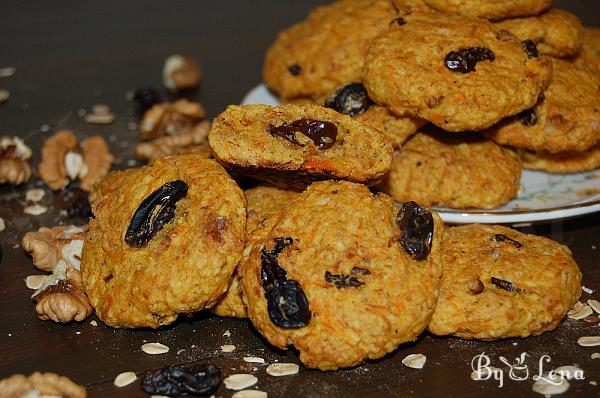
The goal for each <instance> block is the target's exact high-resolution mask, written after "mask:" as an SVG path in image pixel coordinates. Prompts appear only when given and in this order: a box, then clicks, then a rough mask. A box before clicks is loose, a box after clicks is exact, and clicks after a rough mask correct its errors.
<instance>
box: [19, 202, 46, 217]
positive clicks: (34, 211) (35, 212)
mask: <svg viewBox="0 0 600 398" xmlns="http://www.w3.org/2000/svg"><path fill="white" fill-rule="evenodd" d="M47 211H48V208H47V207H46V206H42V205H38V204H35V205H31V206H27V207H25V208H24V209H23V213H25V214H31V215H32V216H39V215H41V214H44V213H45V212H47Z"/></svg>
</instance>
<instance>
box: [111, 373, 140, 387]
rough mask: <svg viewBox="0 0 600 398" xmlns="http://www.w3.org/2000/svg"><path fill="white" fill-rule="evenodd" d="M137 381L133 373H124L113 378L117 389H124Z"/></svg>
mask: <svg viewBox="0 0 600 398" xmlns="http://www.w3.org/2000/svg"><path fill="white" fill-rule="evenodd" d="M136 380H137V376H136V374H135V373H133V372H124V373H121V374H119V375H118V376H117V377H115V381H114V384H115V386H117V387H125V386H128V385H130V384H131V383H133V382H134V381H136Z"/></svg>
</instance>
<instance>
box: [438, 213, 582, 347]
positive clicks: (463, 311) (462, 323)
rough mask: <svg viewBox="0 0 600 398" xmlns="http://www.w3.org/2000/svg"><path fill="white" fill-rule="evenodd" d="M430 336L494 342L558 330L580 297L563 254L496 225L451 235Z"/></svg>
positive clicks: (567, 254)
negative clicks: (448, 336) (447, 336)
mask: <svg viewBox="0 0 600 398" xmlns="http://www.w3.org/2000/svg"><path fill="white" fill-rule="evenodd" d="M442 262H443V267H444V271H443V274H442V284H441V287H440V294H439V298H438V301H437V305H436V307H435V312H434V313H433V318H432V319H431V322H430V323H429V331H430V332H431V333H433V334H436V335H440V336H445V335H452V336H457V337H461V338H464V339H480V340H495V339H502V338H507V337H527V336H532V335H539V334H541V333H543V332H546V331H550V330H554V329H555V328H556V327H557V326H558V324H559V323H560V321H561V320H562V319H563V318H564V317H565V315H566V314H567V311H569V310H570V309H571V307H573V305H574V304H575V303H576V302H577V300H578V299H579V296H580V295H581V272H580V271H579V268H578V267H577V264H576V263H575V261H574V260H573V256H572V254H571V251H570V250H569V248H567V247H566V246H563V245H561V244H560V243H558V242H555V241H553V240H550V239H548V238H545V237H541V236H535V235H528V234H524V233H521V232H518V231H516V230H513V229H510V228H506V227H502V226H497V225H477V224H473V225H465V226H459V227H453V228H448V229H446V231H445V235H444V241H443V242H442Z"/></svg>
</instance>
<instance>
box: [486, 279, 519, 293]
mask: <svg viewBox="0 0 600 398" xmlns="http://www.w3.org/2000/svg"><path fill="white" fill-rule="evenodd" d="M490 282H492V285H494V286H496V287H497V288H498V289H502V290H506V291H507V292H511V293H519V292H520V291H521V289H518V288H517V287H515V286H514V285H513V284H512V282H509V281H505V280H503V279H498V278H494V277H493V276H492V278H491V279H490Z"/></svg>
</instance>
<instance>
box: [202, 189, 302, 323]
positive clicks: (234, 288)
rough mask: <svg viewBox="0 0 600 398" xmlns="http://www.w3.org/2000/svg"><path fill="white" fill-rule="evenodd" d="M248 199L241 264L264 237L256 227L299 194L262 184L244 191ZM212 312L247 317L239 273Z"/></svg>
mask: <svg viewBox="0 0 600 398" xmlns="http://www.w3.org/2000/svg"><path fill="white" fill-rule="evenodd" d="M244 194H245V195H246V200H247V201H248V206H247V209H246V210H247V214H248V218H247V220H246V231H247V232H246V248H245V249H244V256H243V258H242V260H241V261H240V265H239V266H238V267H242V265H241V264H242V263H244V262H245V261H247V258H248V253H249V252H250V250H251V249H252V247H253V245H254V242H257V241H259V240H261V239H262V238H260V237H259V234H257V233H255V230H256V229H259V227H261V226H262V224H263V222H264V221H265V220H266V219H267V218H268V217H271V216H272V215H274V214H277V213H279V212H280V211H282V210H283V209H285V208H286V207H287V206H288V205H289V204H290V203H291V202H292V201H293V200H294V199H295V198H296V197H297V196H298V195H299V194H298V193H297V192H294V191H284V190H283V189H279V188H274V187H267V186H258V187H254V188H250V189H247V190H245V191H244ZM211 311H212V312H214V313H215V314H217V315H219V316H230V317H234V318H246V317H247V316H248V315H247V313H246V306H245V305H244V302H243V300H242V291H241V289H240V287H239V274H238V273H237V272H236V274H235V275H234V277H233V280H232V281H231V285H229V289H228V290H227V292H226V293H225V294H224V295H223V297H221V298H220V299H219V302H218V303H217V304H216V305H215V306H214V307H212V308H211Z"/></svg>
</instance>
